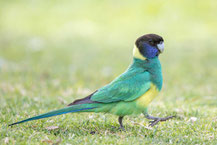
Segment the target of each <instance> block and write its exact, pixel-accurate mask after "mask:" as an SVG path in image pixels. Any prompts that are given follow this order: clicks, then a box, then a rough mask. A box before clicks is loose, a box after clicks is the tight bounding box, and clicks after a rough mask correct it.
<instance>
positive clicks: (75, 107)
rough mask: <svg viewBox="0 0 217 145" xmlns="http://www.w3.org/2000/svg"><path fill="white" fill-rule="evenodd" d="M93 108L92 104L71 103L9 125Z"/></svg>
mask: <svg viewBox="0 0 217 145" xmlns="http://www.w3.org/2000/svg"><path fill="white" fill-rule="evenodd" d="M94 108H96V107H94V106H92V105H91V106H86V107H84V104H83V105H72V106H69V107H65V108H63V109H59V110H55V111H51V112H48V113H44V114H41V115H38V116H35V117H31V118H28V119H25V120H22V121H19V122H15V123H12V124H10V125H9V126H12V125H16V124H20V123H24V122H28V121H32V120H38V119H42V118H47V117H52V116H57V115H61V114H66V113H72V112H80V111H81V112H82V111H85V110H86V111H87V110H90V109H94Z"/></svg>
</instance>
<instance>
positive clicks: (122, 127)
mask: <svg viewBox="0 0 217 145" xmlns="http://www.w3.org/2000/svg"><path fill="white" fill-rule="evenodd" d="M123 118H124V117H123V116H119V118H118V122H119V124H120V129H121V130H123V131H125V129H124V126H123V124H122V120H123Z"/></svg>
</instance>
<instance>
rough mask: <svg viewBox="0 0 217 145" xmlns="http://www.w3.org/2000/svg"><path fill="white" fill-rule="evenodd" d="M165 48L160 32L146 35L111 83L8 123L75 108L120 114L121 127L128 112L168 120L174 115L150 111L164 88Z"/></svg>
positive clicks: (154, 121)
mask: <svg viewBox="0 0 217 145" xmlns="http://www.w3.org/2000/svg"><path fill="white" fill-rule="evenodd" d="M163 50H164V40H163V38H162V37H161V36H159V35H156V34H147V35H143V36H141V37H139V38H138V39H137V40H136V42H135V45H134V49H133V62H132V64H131V65H130V66H129V67H128V69H127V70H126V71H125V72H124V73H123V74H121V75H120V76H119V77H117V78H116V79H114V80H113V81H112V82H111V83H109V84H108V85H106V86H104V87H102V88H100V89H98V90H96V91H95V92H94V93H92V94H90V95H89V96H87V97H85V98H82V99H78V100H75V101H74V102H72V103H70V104H69V105H68V106H67V107H65V108H63V109H59V110H55V111H51V112H48V113H45V114H41V115H38V116H35V117H31V118H28V119H25V120H22V121H19V122H16V123H13V124H10V125H9V126H12V125H15V124H20V123H24V122H27V121H32V120H37V119H42V118H47V117H51V116H56V115H61V114H66V113H75V112H95V113H98V112H103V113H111V114H114V115H117V116H119V118H118V121H119V124H120V128H121V129H123V130H124V127H123V124H122V119H123V117H124V116H126V115H132V114H141V113H143V114H144V115H145V117H146V118H147V119H151V120H152V121H150V123H151V124H150V125H151V126H154V125H156V124H157V123H158V122H160V121H166V120H168V119H170V118H172V117H174V116H169V117H165V118H159V117H153V116H150V115H149V114H148V111H147V107H148V105H149V103H150V102H151V101H152V100H153V99H154V98H155V97H156V96H157V95H158V93H159V91H160V90H161V88H162V83H163V79H162V72H161V64H160V61H159V59H158V56H159V54H160V53H162V52H163Z"/></svg>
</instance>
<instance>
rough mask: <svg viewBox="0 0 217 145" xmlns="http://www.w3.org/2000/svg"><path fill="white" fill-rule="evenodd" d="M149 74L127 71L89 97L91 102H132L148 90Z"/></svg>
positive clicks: (149, 83)
mask: <svg viewBox="0 0 217 145" xmlns="http://www.w3.org/2000/svg"><path fill="white" fill-rule="evenodd" d="M150 85H151V82H150V74H149V72H147V71H140V72H136V71H127V72H125V73H123V74H122V75H121V76H119V77H118V78H117V79H115V80H114V81H112V82H111V83H110V84H108V85H106V86H104V87H102V88H100V89H99V90H97V92H96V93H94V94H93V96H91V100H92V101H97V102H102V103H111V102H118V101H133V100H135V99H136V98H138V97H140V96H141V95H143V94H144V93H145V92H146V91H147V90H148V89H149V88H150Z"/></svg>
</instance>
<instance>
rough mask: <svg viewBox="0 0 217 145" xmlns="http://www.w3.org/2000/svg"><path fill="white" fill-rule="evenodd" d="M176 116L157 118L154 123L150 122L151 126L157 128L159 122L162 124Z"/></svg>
mask: <svg viewBox="0 0 217 145" xmlns="http://www.w3.org/2000/svg"><path fill="white" fill-rule="evenodd" d="M174 117H175V116H168V117H164V118H157V117H156V118H155V119H153V121H149V123H150V124H149V126H151V127H153V126H155V125H156V124H158V122H162V121H167V120H169V119H172V118H174Z"/></svg>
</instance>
